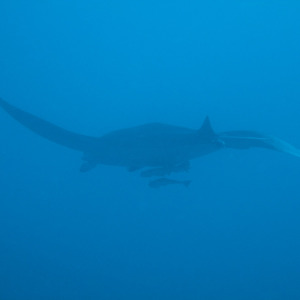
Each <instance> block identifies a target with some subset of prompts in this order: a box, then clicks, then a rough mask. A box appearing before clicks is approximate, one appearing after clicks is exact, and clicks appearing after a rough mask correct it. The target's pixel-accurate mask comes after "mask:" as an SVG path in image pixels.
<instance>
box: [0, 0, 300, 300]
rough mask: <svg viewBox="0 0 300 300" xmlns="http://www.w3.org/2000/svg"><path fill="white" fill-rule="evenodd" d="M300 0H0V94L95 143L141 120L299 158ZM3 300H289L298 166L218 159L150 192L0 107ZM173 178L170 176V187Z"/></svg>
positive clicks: (274, 157) (298, 245)
mask: <svg viewBox="0 0 300 300" xmlns="http://www.w3.org/2000/svg"><path fill="white" fill-rule="evenodd" d="M299 14H300V2H298V1H287V2H284V1H253V0H251V1H211V3H210V2H209V1H165V0H161V1H117V0H112V1H95V0H94V1H92V0H89V1H78V0H73V1H65V0H60V1H58V0H56V1H55V0H53V1H32V0H31V1H30V0H29V1H2V2H1V4H0V43H1V44H0V45H1V46H0V96H1V97H3V98H4V99H6V100H7V101H9V102H10V103H12V104H14V105H16V106H18V107H21V108H22V109H25V110H27V111H30V112H32V113H34V114H36V115H38V116H40V117H42V118H45V119H47V120H49V121H52V122H54V123H56V124H58V125H60V126H62V127H65V128H67V129H69V130H73V131H76V132H80V133H83V134H88V135H93V136H100V135H101V134H104V133H106V132H108V131H110V130H115V129H119V128H126V127H130V126H135V125H139V124H143V123H147V122H157V121H159V122H164V123H169V124H174V125H180V126H186V127H190V128H199V127H200V126H201V124H202V121H203V119H204V117H205V116H206V115H209V116H210V117H211V120H212V125H213V127H214V129H215V130H216V131H225V130H242V129H251V130H258V131H261V132H265V133H268V134H273V135H275V136H278V137H280V138H282V139H284V140H286V141H288V142H290V143H292V144H294V145H295V146H298V147H300V132H299V127H300V126H299V125H300V122H299V112H300V101H299V99H300V85H299V82H300V56H299V53H300V18H299ZM0 128H1V130H0V139H1V147H0V299H1V300H15V299H31V300H32V299H33V300H34V299H38V300H40V299H49V300H50V299H130V300H132V299H155V300H156V299H208V300H210V299H230V300H233V299H263V300H265V299H272V300H273V299H292V300H294V299H300V288H299V286H300V284H299V282H300V255H299V253H300V239H299V236H300V221H299V220H300V218H299V215H300V191H299V173H300V160H299V159H297V158H295V157H292V156H288V155H284V154H281V153H277V152H272V151H268V150H263V149H255V150H248V151H238V150H224V151H220V152H218V153H215V154H211V155H210V156H207V157H203V158H200V159H198V160H196V161H194V162H193V163H192V169H191V171H190V172H189V173H188V174H182V175H178V176H177V177H178V178H180V179H191V180H192V184H191V186H190V187H189V188H188V189H186V188H184V187H182V186H170V187H166V188H163V189H159V190H153V189H149V188H148V186H147V182H146V181H145V180H144V179H141V178H139V176H138V174H135V173H133V174H132V173H127V172H126V170H124V169H121V168H116V167H106V166H99V167H97V169H95V170H92V171H91V172H89V173H86V174H82V173H80V172H79V171H78V169H79V167H80V164H81V161H80V159H81V155H80V154H79V153H77V152H74V151H72V150H69V149H65V148H63V147H60V146H58V145H55V144H52V143H50V142H48V141H46V140H43V139H41V138H40V137H38V136H36V135H34V134H32V133H31V132H29V131H28V130H27V129H25V128H23V127H22V126H20V125H19V124H17V123H16V122H15V121H14V120H12V119H11V118H10V117H9V116H8V115H7V114H5V113H4V112H2V111H0ZM177 177H176V178H177Z"/></svg>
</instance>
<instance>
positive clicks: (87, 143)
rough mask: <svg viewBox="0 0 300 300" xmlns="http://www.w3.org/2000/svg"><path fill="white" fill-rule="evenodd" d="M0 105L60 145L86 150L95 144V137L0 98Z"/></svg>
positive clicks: (23, 122) (29, 126)
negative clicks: (78, 132)
mask: <svg viewBox="0 0 300 300" xmlns="http://www.w3.org/2000/svg"><path fill="white" fill-rule="evenodd" d="M0 107H2V108H3V109H4V110H5V111H6V112H7V113H8V114H9V115H10V116H11V117H12V118H14V119H15V120H16V121H18V122H19V123H21V124H22V125H23V126H25V127H27V128H28V129H30V130H31V131H33V132H35V133H36V134H38V135H40V136H42V137H44V138H46V139H48V140H50V141H52V142H55V143H57V144H60V145H62V146H65V147H68V148H72V149H75V150H79V151H83V152H88V151H91V150H92V149H93V148H95V147H96V145H97V141H98V139H97V138H94V137H89V136H85V135H81V134H77V133H74V132H71V131H68V130H65V129H63V128H61V127H59V126H56V125H54V124H52V123H50V122H47V121H45V120H43V119H41V118H39V117H36V116H34V115H32V114H30V113H27V112H25V111H23V110H21V109H19V108H17V107H15V106H13V105H11V104H9V103H8V102H6V101H4V100H3V99H1V98H0Z"/></svg>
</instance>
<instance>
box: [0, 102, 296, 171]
mask: <svg viewBox="0 0 300 300" xmlns="http://www.w3.org/2000/svg"><path fill="white" fill-rule="evenodd" d="M0 106H1V107H2V108H3V109H4V110H5V111H6V112H7V113H8V114H9V115H10V116H11V117H12V118H14V119H15V120H16V121H18V122H19V123H21V124H22V125H23V126H25V127H27V128H28V129H30V130H31V131H33V132H35V133H36V134H38V135H40V136H42V137H43V138H46V139H48V140H50V141H52V142H55V143H57V144H59V145H62V146H65V147H68V148H71V149H73V150H77V151H80V152H82V153H83V158H82V159H83V161H84V162H83V164H82V166H81V168H80V171H82V172H86V171H89V170H91V169H93V168H94V167H96V166H97V165H98V164H103V165H111V166H120V167H125V168H127V169H128V171H131V172H133V171H136V170H142V169H146V170H142V172H141V176H142V177H152V176H158V177H164V176H166V175H170V174H171V173H174V172H184V171H188V170H189V165H190V161H191V160H192V159H195V158H198V157H201V156H204V155H207V154H210V153H212V152H215V151H218V150H221V149H223V148H235V149H249V148H252V147H259V148H266V149H272V150H276V151H280V152H284V153H288V154H291V155H294V156H297V157H300V150H299V149H297V148H295V147H294V146H292V145H290V144H288V143H287V142H284V141H282V140H281V139H278V138H276V137H272V136H268V135H265V134H262V133H259V132H255V131H225V132H221V133H215V131H214V130H213V129H212V126H211V123H210V120H209V118H208V117H206V119H205V120H204V122H203V124H202V126H201V128H200V129H197V130H194V129H189V128H184V127H178V126H172V125H166V124H161V123H149V124H145V125H141V126H136V127H132V128H127V129H121V130H117V131H113V132H110V133H107V134H105V135H103V136H101V137H91V136H86V135H82V134H77V133H74V132H71V131H68V130H65V129H63V128H61V127H59V126H56V125H54V124H52V123H50V122H47V121H45V120H43V119H41V118H39V117H36V116H34V115H32V114H30V113H28V112H25V111H23V110H21V109H19V108H17V107H15V106H13V105H11V104H9V103H8V102H6V101H4V100H3V99H1V98H0Z"/></svg>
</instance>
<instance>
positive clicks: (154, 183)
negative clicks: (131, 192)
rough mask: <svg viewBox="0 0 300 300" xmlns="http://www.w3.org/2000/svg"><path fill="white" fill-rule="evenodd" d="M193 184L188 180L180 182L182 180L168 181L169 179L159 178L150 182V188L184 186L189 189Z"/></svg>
mask: <svg viewBox="0 0 300 300" xmlns="http://www.w3.org/2000/svg"><path fill="white" fill-rule="evenodd" d="M190 183H191V180H186V181H180V180H173V179H168V178H159V179H156V180H153V181H150V182H149V184H148V185H149V186H150V187H151V188H159V187H161V186H167V185H169V184H182V185H184V186H185V187H188V186H189V185H190Z"/></svg>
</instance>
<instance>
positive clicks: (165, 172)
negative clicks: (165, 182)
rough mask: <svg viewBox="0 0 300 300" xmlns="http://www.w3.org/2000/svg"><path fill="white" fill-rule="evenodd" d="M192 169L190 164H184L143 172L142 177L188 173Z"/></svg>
mask: <svg viewBox="0 0 300 300" xmlns="http://www.w3.org/2000/svg"><path fill="white" fill-rule="evenodd" d="M189 169H190V164H189V162H184V163H182V164H178V165H175V166H170V167H163V168H154V169H149V170H146V171H143V172H141V176H142V177H154V176H166V175H170V174H171V173H180V172H188V171H189Z"/></svg>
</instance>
